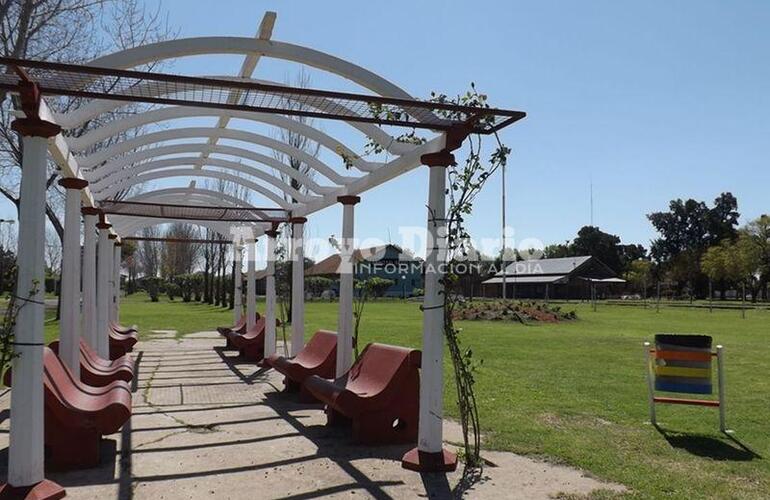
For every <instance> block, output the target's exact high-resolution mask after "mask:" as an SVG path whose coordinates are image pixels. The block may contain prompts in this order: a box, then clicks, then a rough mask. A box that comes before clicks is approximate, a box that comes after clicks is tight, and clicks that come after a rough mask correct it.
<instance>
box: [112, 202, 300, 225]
mask: <svg viewBox="0 0 770 500" xmlns="http://www.w3.org/2000/svg"><path fill="white" fill-rule="evenodd" d="M99 209H100V210H101V211H102V212H104V213H105V214H111V215H127V216H133V217H149V218H156V219H177V220H197V221H224V222H286V221H288V220H289V216H290V214H289V212H288V211H286V210H283V209H280V208H252V207H226V206H222V207H210V206H200V205H198V206H196V205H177V204H167V203H147V202H139V201H113V200H104V201H100V202H99Z"/></svg>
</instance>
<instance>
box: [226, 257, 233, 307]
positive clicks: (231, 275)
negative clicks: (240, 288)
mask: <svg viewBox="0 0 770 500" xmlns="http://www.w3.org/2000/svg"><path fill="white" fill-rule="evenodd" d="M230 277H231V278H230V279H231V281H232V283H233V286H231V287H230V304H229V305H228V306H227V308H228V309H230V310H231V311H232V310H233V309H235V259H233V265H232V268H231V271H230Z"/></svg>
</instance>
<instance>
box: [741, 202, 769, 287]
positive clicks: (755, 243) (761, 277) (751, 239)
mask: <svg viewBox="0 0 770 500" xmlns="http://www.w3.org/2000/svg"><path fill="white" fill-rule="evenodd" d="M739 238H740V239H741V240H743V245H745V246H746V249H747V251H750V252H752V254H753V255H755V257H756V259H757V269H756V274H757V277H758V280H757V281H758V283H757V287H758V289H759V291H760V292H761V294H762V298H763V299H765V300H767V299H768V291H767V284H768V282H769V281H770V216H768V215H762V216H760V217H758V218H757V219H755V220H753V221H751V222H749V223H748V224H746V226H745V227H743V228H742V229H741V230H740V236H739Z"/></svg>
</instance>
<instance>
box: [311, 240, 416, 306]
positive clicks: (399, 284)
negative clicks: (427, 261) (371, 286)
mask: <svg viewBox="0 0 770 500" xmlns="http://www.w3.org/2000/svg"><path fill="white" fill-rule="evenodd" d="M353 261H354V262H355V264H354V265H355V267H354V271H353V276H354V279H356V280H365V279H368V278H371V277H374V276H377V277H379V278H383V279H388V280H391V281H393V286H391V287H390V288H388V290H387V291H386V292H385V296H387V297H410V296H412V295H414V292H415V289H417V288H420V289H422V287H423V279H422V260H420V259H418V258H416V257H414V256H412V255H411V254H409V253H406V252H404V251H403V250H402V249H401V248H400V247H399V246H397V245H381V246H377V247H371V248H364V249H358V250H355V251H354V252H353ZM340 262H341V258H340V254H334V255H330V256H329V257H327V258H325V259H323V260H322V261H320V262H318V263H316V264H315V265H313V266H311V267H309V268H307V269H305V276H306V277H310V276H323V277H326V278H330V279H332V280H334V285H333V287H332V288H333V289H334V291H335V292H336V293H339V281H338V280H339V277H340V276H339V269H340Z"/></svg>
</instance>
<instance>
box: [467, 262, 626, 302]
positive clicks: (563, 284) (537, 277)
mask: <svg viewBox="0 0 770 500" xmlns="http://www.w3.org/2000/svg"><path fill="white" fill-rule="evenodd" d="M505 281H506V292H507V293H506V296H507V297H508V298H520V299H547V298H550V299H590V298H591V296H592V287H594V290H595V293H597V295H599V296H601V295H606V294H607V293H611V292H612V287H613V286H615V285H613V284H617V283H621V284H622V283H625V280H623V279H620V278H618V277H617V275H616V274H615V272H614V271H613V270H612V269H610V268H609V267H608V266H607V265H605V264H604V263H603V262H602V261H600V260H599V259H597V258H596V257H592V256H590V255H584V256H580V257H563V258H558V259H539V260H522V261H518V262H514V263H511V264H509V265H508V266H507V267H506V268H505ZM502 286H503V272H502V271H501V272H498V273H497V274H495V275H494V276H493V277H492V278H490V279H488V280H486V281H484V282H483V283H482V293H483V294H484V296H485V297H502Z"/></svg>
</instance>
